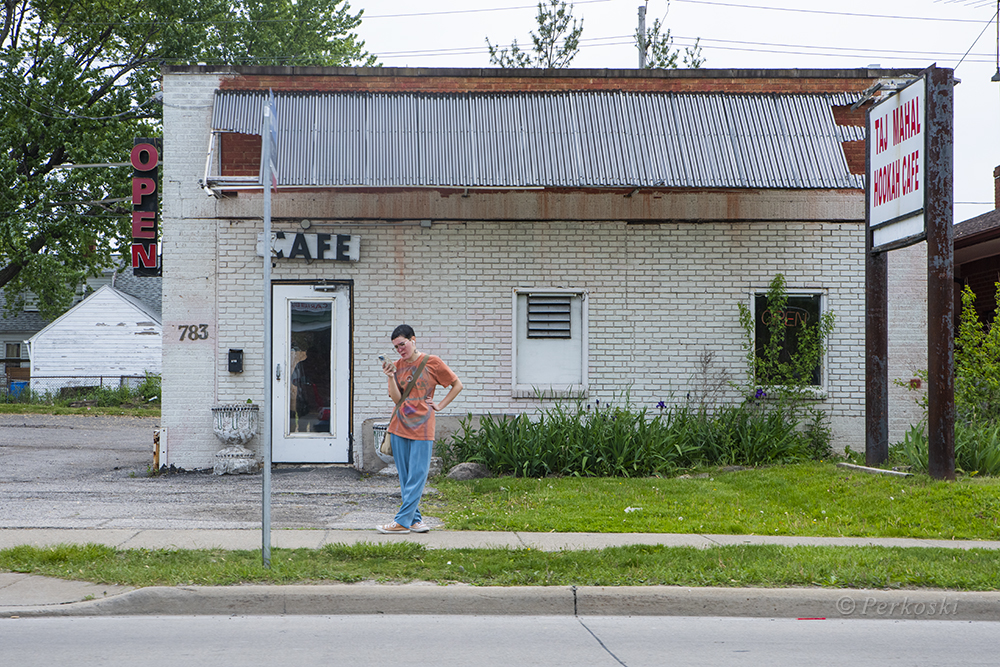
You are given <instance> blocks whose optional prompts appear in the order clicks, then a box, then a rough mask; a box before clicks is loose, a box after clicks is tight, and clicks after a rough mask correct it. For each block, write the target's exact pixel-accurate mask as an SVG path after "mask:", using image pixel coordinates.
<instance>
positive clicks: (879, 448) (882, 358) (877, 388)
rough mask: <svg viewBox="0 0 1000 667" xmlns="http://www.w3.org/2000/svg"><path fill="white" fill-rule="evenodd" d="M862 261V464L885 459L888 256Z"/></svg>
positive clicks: (871, 255) (881, 254) (875, 255)
mask: <svg viewBox="0 0 1000 667" xmlns="http://www.w3.org/2000/svg"><path fill="white" fill-rule="evenodd" d="M867 234H868V239H869V241H868V246H869V247H868V252H867V255H866V261H865V354H866V363H865V380H866V381H865V463H866V464H867V465H870V466H877V465H879V464H882V463H885V462H886V461H887V460H888V459H889V363H888V360H889V299H888V296H887V292H888V283H889V270H888V263H889V262H888V253H886V252H879V253H872V251H871V235H872V233H871V230H868V231H867Z"/></svg>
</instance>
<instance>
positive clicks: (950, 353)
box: [925, 68, 955, 479]
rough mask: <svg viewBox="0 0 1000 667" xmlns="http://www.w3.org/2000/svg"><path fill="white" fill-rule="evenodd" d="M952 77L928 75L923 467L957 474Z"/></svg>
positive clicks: (938, 475) (936, 473) (941, 474)
mask: <svg viewBox="0 0 1000 667" xmlns="http://www.w3.org/2000/svg"><path fill="white" fill-rule="evenodd" d="M954 87H955V84H954V78H953V73H952V70H950V69H937V68H931V70H930V71H929V72H928V75H927V126H928V127H927V134H928V137H927V162H928V164H930V165H932V167H931V168H930V170H929V171H928V173H927V174H926V177H925V178H926V182H927V379H928V386H927V392H928V397H927V451H928V462H927V471H928V472H929V473H930V476H931V477H933V478H934V479H955V255H954V248H955V246H954V231H953V229H952V226H953V224H954V188H953V186H952V180H953V177H952V174H953V171H954V163H953V156H954V150H953V149H954V143H953V124H954V123H953V117H954V100H955V97H954Z"/></svg>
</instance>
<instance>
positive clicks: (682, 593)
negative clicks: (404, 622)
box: [0, 584, 1000, 621]
mask: <svg viewBox="0 0 1000 667" xmlns="http://www.w3.org/2000/svg"><path fill="white" fill-rule="evenodd" d="M354 614H446V615H457V614H461V615H518V616H526V615H527V616H572V615H579V616H725V617H747V618H797V619H809V620H821V619H822V620H837V619H842V620H850V619H863V620H877V619H884V620H938V621H942V620H945V621H1000V592H982V593H976V592H960V591H946V590H940V591H939V590H926V589H919V590H905V591H902V590H892V591H883V590H854V589H819V588H816V589H814V588H796V589H759V588H683V587H676V586H649V587H642V586H639V587H635V586H629V587H593V586H581V587H575V586H570V587H566V586H558V587H549V586H514V587H482V586H468V585H451V586H436V585H429V584H408V585H401V586H383V585H365V584H361V585H355V584H341V585H317V586H301V585H293V586H205V587H200V586H183V587H159V586H157V587H149V588H142V589H138V590H134V591H130V592H127V593H123V594H121V595H116V596H113V597H109V598H104V599H100V600H88V601H84V602H75V603H70V604H63V605H50V606H36V607H25V608H21V609H13V608H10V607H8V608H5V609H2V610H0V617H5V618H12V617H19V618H27V617H67V616H131V615H159V616H176V615H185V616H189V615H190V616H259V615H271V616H273V615H320V616H327V615H354Z"/></svg>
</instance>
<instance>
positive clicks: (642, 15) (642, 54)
mask: <svg viewBox="0 0 1000 667" xmlns="http://www.w3.org/2000/svg"><path fill="white" fill-rule="evenodd" d="M638 36H639V39H638V40H637V43H638V45H639V69H646V5H639V35H638Z"/></svg>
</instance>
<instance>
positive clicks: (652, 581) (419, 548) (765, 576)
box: [0, 541, 1000, 591]
mask: <svg viewBox="0 0 1000 667" xmlns="http://www.w3.org/2000/svg"><path fill="white" fill-rule="evenodd" d="M0 569H5V570H10V571H14V572H30V573H33V574H40V575H48V576H54V577H62V578H67V579H81V580H85V581H93V582H98V583H106V584H124V585H130V586H153V585H162V586H176V585H206V586H207V585H217V586H218V585H223V586H224V585H235V584H241V583H255V584H301V583H322V582H345V583H353V582H359V581H375V582H381V583H395V582H406V581H432V582H437V583H439V584H442V585H445V584H450V583H466V584H472V585H477V586H569V585H576V586H652V585H673V586H724V587H765V588H769V587H803V586H822V587H830V588H874V589H894V588H941V589H949V590H973V591H986V590H998V589H1000V552H997V551H991V550H987V549H969V550H963V549H944V548H905V549H904V548H895V547H783V546H773V545H739V546H725V547H714V548H710V549H696V548H693V547H660V546H626V547H612V548H607V549H599V550H590V551H558V552H542V551H536V550H533V549H441V550H438V549H427V548H425V547H424V546H423V545H421V544H417V543H414V542H406V541H399V542H395V543H390V544H377V545H376V544H357V545H351V546H345V545H329V546H326V547H323V548H321V549H315V550H313V549H273V550H272V551H271V569H265V568H264V567H263V566H262V564H261V557H260V552H259V551H219V550H165V549H164V550H155V551H150V550H143V549H137V550H117V549H114V548H112V547H106V546H98V545H85V546H72V545H63V546H57V547H49V548H37V547H27V546H25V547H14V548H10V549H4V550H0Z"/></svg>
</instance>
